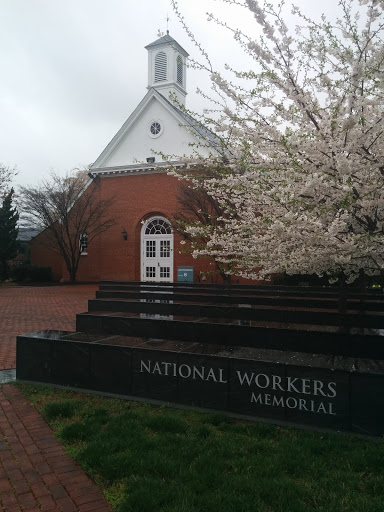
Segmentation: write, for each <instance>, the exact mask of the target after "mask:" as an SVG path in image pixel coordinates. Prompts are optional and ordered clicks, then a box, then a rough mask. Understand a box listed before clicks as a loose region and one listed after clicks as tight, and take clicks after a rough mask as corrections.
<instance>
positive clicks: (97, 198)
mask: <svg viewBox="0 0 384 512" xmlns="http://www.w3.org/2000/svg"><path fill="white" fill-rule="evenodd" d="M20 195H21V198H20V201H21V210H22V219H23V224H26V225H28V226H33V227H38V228H40V229H42V230H43V233H42V234H41V235H40V237H41V240H42V243H43V244H44V245H45V246H46V247H47V248H48V249H50V250H51V251H52V252H54V253H56V254H59V255H60V256H61V257H62V258H63V259H64V262H65V265H66V268H67V270H68V273H69V278H70V281H72V282H73V281H75V280H76V274H77V270H78V267H79V261H80V256H81V253H82V252H84V251H85V250H86V249H87V247H88V245H90V244H91V243H92V241H93V240H94V239H95V238H96V237H97V236H99V235H100V234H101V233H103V232H104V231H107V230H108V229H109V228H110V227H111V226H113V225H114V224H115V223H116V221H115V218H114V217H113V216H112V215H111V212H110V208H111V206H112V203H113V198H112V197H110V198H107V199H103V198H102V197H101V194H100V184H99V178H97V177H96V178H95V179H93V181H90V179H89V177H88V175H87V172H86V171H84V170H78V169H77V170H74V171H72V172H70V173H67V174H66V175H65V176H59V175H58V174H56V173H54V172H52V173H51V175H50V179H48V180H44V181H43V182H42V183H41V184H40V185H38V186H37V187H21V194H20Z"/></svg>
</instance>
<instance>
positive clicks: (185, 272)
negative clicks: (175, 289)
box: [177, 267, 193, 283]
mask: <svg viewBox="0 0 384 512" xmlns="http://www.w3.org/2000/svg"><path fill="white" fill-rule="evenodd" d="M177 280H178V281H179V282H182V281H184V282H187V283H193V267H177Z"/></svg>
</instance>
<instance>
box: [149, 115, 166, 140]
mask: <svg viewBox="0 0 384 512" xmlns="http://www.w3.org/2000/svg"><path fill="white" fill-rule="evenodd" d="M163 130H164V126H163V123H162V122H161V121H159V120H158V119H154V120H152V121H151V122H150V123H149V130H148V134H149V136H150V137H152V138H156V137H160V135H161V134H162V133H163Z"/></svg>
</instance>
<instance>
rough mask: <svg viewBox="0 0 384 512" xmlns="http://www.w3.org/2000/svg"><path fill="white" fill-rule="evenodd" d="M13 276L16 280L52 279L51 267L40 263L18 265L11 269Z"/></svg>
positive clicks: (41, 280) (39, 280)
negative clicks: (42, 265)
mask: <svg viewBox="0 0 384 512" xmlns="http://www.w3.org/2000/svg"><path fill="white" fill-rule="evenodd" d="M11 278H12V279H13V280H14V281H16V282H26V281H34V282H46V281H51V268H50V267H41V266H39V265H17V266H14V267H12V269H11Z"/></svg>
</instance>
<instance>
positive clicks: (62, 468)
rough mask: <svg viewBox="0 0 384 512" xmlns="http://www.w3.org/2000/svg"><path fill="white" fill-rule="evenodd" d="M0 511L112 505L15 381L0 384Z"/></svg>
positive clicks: (75, 511)
mask: <svg viewBox="0 0 384 512" xmlns="http://www.w3.org/2000/svg"><path fill="white" fill-rule="evenodd" d="M1 506H2V509H1ZM0 510H3V511H4V512H19V511H28V512H45V511H47V512H48V511H49V512H59V511H60V512H109V511H110V510H111V508H110V506H109V505H108V503H107V502H106V501H105V499H104V498H103V495H102V493H101V492H100V490H99V489H98V488H97V487H96V486H95V484H94V483H93V482H92V481H91V480H90V479H89V478H88V477H87V475H86V474H85V473H84V471H83V470H82V469H81V468H80V466H79V465H78V464H77V463H76V462H75V461H74V460H73V459H71V457H69V456H68V455H67V454H66V453H65V451H64V448H63V447H62V446H61V444H60V443H59V442H58V441H57V440H56V438H55V437H54V435H53V433H52V431H51V429H50V428H49V426H48V425H47V423H45V421H44V420H43V418H42V417H41V416H40V415H39V413H38V412H37V411H36V409H35V408H34V406H33V405H32V404H30V403H29V402H28V401H27V400H26V398H25V397H24V396H23V394H22V393H21V392H20V391H19V390H18V389H17V388H16V387H15V386H12V385H10V384H5V385H3V386H1V387H0Z"/></svg>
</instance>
